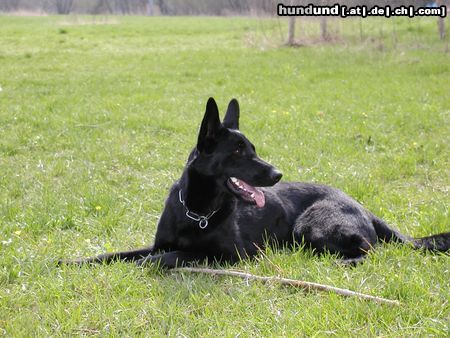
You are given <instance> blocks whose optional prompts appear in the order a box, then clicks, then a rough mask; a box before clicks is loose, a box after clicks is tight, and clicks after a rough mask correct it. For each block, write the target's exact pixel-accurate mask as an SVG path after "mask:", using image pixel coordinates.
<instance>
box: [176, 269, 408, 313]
mask: <svg viewBox="0 0 450 338" xmlns="http://www.w3.org/2000/svg"><path fill="white" fill-rule="evenodd" d="M172 271H175V272H194V273H203V274H208V275H221V276H234V277H239V278H242V279H246V280H249V279H250V280H258V281H261V282H264V283H267V282H276V283H279V284H282V285H289V286H294V287H297V288H302V289H304V290H307V291H310V290H318V291H325V292H333V293H336V294H338V295H341V296H345V297H358V298H361V299H365V300H371V301H374V302H376V303H383V304H390V305H400V302H399V301H398V300H392V299H386V298H381V297H376V296H371V295H366V294H364V293H360V292H355V291H351V290H348V289H341V288H337V287H334V286H330V285H324V284H319V283H313V282H305V281H302V280H297V279H288V278H282V277H276V276H271V277H266V276H257V275H252V274H250V273H246V272H240V271H232V270H217V269H208V268H177V269H174V270H172Z"/></svg>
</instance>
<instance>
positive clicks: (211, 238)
mask: <svg viewBox="0 0 450 338" xmlns="http://www.w3.org/2000/svg"><path fill="white" fill-rule="evenodd" d="M176 242H177V247H178V249H179V250H186V251H194V252H196V251H199V249H200V250H202V251H206V252H209V253H216V252H222V253H223V252H224V251H230V250H235V244H236V243H237V242H239V239H238V233H237V232H236V230H235V229H234V226H233V225H225V224H220V226H217V225H216V226H214V225H213V224H212V225H208V227H206V228H204V229H201V228H200V227H199V225H198V224H197V223H195V222H189V223H186V224H184V226H183V227H182V230H180V231H179V232H178V234H177V236H176ZM228 246H230V248H228Z"/></svg>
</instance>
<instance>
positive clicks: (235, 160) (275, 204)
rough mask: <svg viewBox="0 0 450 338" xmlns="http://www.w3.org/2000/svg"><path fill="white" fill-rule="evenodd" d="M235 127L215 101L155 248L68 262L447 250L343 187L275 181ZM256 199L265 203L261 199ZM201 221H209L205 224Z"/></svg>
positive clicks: (231, 110)
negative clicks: (386, 245) (400, 227)
mask: <svg viewBox="0 0 450 338" xmlns="http://www.w3.org/2000/svg"><path fill="white" fill-rule="evenodd" d="M238 128H239V104H238V102H237V101H236V100H235V99H233V100H231V101H230V104H229V106H228V110H227V113H226V116H225V118H224V121H223V123H221V122H220V120H219V112H218V108H217V105H216V102H215V101H214V99H212V98H210V99H209V100H208V103H207V106H206V112H205V116H204V118H203V121H202V124H201V127H200V131H199V135H198V142H197V145H196V147H195V148H194V150H193V151H192V152H191V154H190V155H189V159H188V162H187V164H186V166H185V169H184V171H183V174H182V175H181V178H180V180H179V181H177V182H175V184H174V185H173V186H172V188H171V189H170V193H169V196H168V198H167V200H166V204H165V207H164V210H163V213H162V215H161V218H160V221H159V223H158V228H157V231H156V237H155V242H154V245H153V246H151V247H149V248H144V249H139V250H135V251H128V252H119V253H111V254H104V255H100V256H98V257H94V258H88V259H81V260H78V261H70V262H66V263H78V264H81V263H89V262H110V261H113V260H124V261H136V262H137V264H139V265H142V264H146V263H150V262H153V263H156V264H159V265H160V266H163V267H167V268H172V267H175V266H183V265H186V264H189V263H192V262H197V261H202V260H204V259H208V260H210V261H211V260H214V261H228V262H235V261H237V260H239V259H241V258H245V257H252V256H254V255H255V254H256V253H257V251H258V250H259V249H260V248H263V247H264V245H265V244H266V243H273V244H276V245H279V246H283V245H292V244H294V243H305V244H306V245H308V246H310V247H311V248H313V249H314V250H315V251H316V252H317V253H321V252H325V251H327V252H331V253H335V254H338V255H340V256H341V257H342V258H343V259H346V260H347V261H349V262H358V261H360V260H362V258H363V257H364V255H365V254H366V253H367V251H368V250H370V249H372V248H373V246H374V245H375V244H376V243H377V242H378V241H380V240H381V241H385V242H389V241H397V242H402V243H411V244H412V247H414V248H424V249H428V250H437V251H447V250H449V248H450V232H447V233H442V234H439V235H434V236H430V237H424V238H419V239H413V238H410V237H407V236H404V235H402V234H400V233H399V232H397V231H396V230H393V229H391V228H390V227H389V226H388V225H387V224H386V223H385V222H384V221H382V220H381V219H379V218H378V217H376V216H374V215H373V214H372V213H371V212H369V211H368V210H366V209H364V208H363V207H362V206H361V205H360V204H359V203H357V202H356V201H355V200H353V199H352V198H350V197H349V196H347V195H346V194H344V193H343V192H342V191H340V190H338V189H335V188H332V187H328V186H324V185H319V184H310V183H286V182H281V183H278V181H279V180H280V178H281V173H280V172H279V171H278V170H276V169H275V168H274V167H273V166H272V165H270V164H269V163H267V162H265V161H263V160H262V159H260V158H259V157H258V156H257V155H256V152H255V147H254V146H253V144H252V143H251V142H250V141H249V140H248V139H247V138H246V137H245V136H244V135H243V134H241V133H240V132H239V131H238ZM230 177H235V178H237V179H239V180H241V181H244V182H246V183H247V184H248V185H251V186H255V187H263V188H260V190H262V191H263V193H264V196H265V205H264V206H263V207H262V208H258V207H257V206H256V205H255V203H256V200H257V199H255V198H253V197H250V196H249V194H250V193H245V192H244V193H243V192H242V190H240V189H238V188H236V186H233V184H231V183H230ZM277 183H278V184H277ZM249 189H251V188H249ZM256 195H257V196H259V197H260V198H259V203H260V204H262V203H263V202H262V199H261V195H259V194H256ZM188 215H189V216H191V217H192V218H194V219H196V220H193V219H191V218H190V217H188ZM201 216H209V218H208V219H207V220H205V219H203V221H201V222H200V220H201ZM206 223H207V226H206V227H205V228H203V229H202V228H201V227H204V226H205V224H206Z"/></svg>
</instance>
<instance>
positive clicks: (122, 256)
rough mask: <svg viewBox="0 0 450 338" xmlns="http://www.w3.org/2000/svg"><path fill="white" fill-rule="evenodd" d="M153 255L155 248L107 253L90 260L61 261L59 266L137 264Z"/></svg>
mask: <svg viewBox="0 0 450 338" xmlns="http://www.w3.org/2000/svg"><path fill="white" fill-rule="evenodd" d="M151 253H153V246H151V247H147V248H142V249H137V250H131V251H122V252H112V253H106V254H102V255H99V256H96V257H90V258H80V259H75V260H59V261H58V265H83V264H95V263H111V262H115V261H124V262H135V261H137V260H139V259H141V258H145V257H147V256H148V255H150V254H151Z"/></svg>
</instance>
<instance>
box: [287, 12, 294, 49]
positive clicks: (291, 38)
mask: <svg viewBox="0 0 450 338" xmlns="http://www.w3.org/2000/svg"><path fill="white" fill-rule="evenodd" d="M294 39H295V16H290V17H289V26H288V38H287V41H286V44H287V45H288V46H293V45H294V43H295V42H294Z"/></svg>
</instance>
